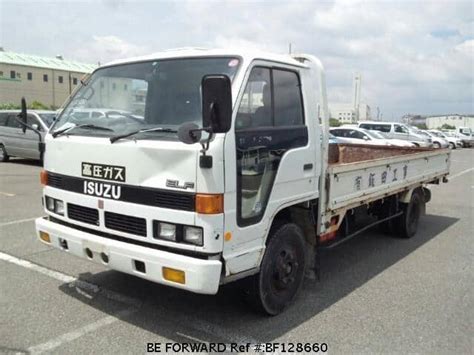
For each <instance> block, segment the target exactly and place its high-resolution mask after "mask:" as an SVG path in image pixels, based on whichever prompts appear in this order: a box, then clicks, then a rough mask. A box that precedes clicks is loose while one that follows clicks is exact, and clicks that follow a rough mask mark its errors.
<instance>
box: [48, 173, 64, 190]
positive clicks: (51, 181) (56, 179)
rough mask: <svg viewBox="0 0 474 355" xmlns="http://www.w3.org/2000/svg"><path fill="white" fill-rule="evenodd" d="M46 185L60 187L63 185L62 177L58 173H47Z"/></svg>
mask: <svg viewBox="0 0 474 355" xmlns="http://www.w3.org/2000/svg"><path fill="white" fill-rule="evenodd" d="M48 185H49V186H52V187H56V188H58V189H61V188H62V187H63V178H62V177H61V176H60V175H53V174H48Z"/></svg>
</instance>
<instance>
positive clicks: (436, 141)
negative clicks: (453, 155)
mask: <svg viewBox="0 0 474 355" xmlns="http://www.w3.org/2000/svg"><path fill="white" fill-rule="evenodd" d="M417 132H418V133H420V134H422V135H427V136H429V137H431V140H432V142H433V147H434V148H448V147H449V142H448V141H447V140H446V139H444V138H443V137H438V136H437V135H435V134H434V133H432V132H430V131H425V130H418V131H417Z"/></svg>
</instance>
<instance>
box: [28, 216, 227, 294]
mask: <svg viewBox="0 0 474 355" xmlns="http://www.w3.org/2000/svg"><path fill="white" fill-rule="evenodd" d="M35 223H36V233H37V236H38V238H39V232H40V231H42V232H46V233H48V234H49V236H50V240H51V243H50V244H48V243H46V244H47V245H51V246H53V247H55V248H57V249H59V250H62V251H64V252H67V253H70V254H73V255H76V256H78V257H81V258H84V259H88V260H90V261H94V262H96V263H99V264H103V265H106V266H108V267H110V268H111V269H114V270H118V271H121V272H124V273H127V274H130V275H135V276H138V277H141V278H143V279H146V280H150V281H153V282H157V283H160V284H163V285H168V286H172V287H177V288H181V289H184V290H188V291H192V292H196V293H203V294H215V293H217V290H218V288H219V282H220V276H221V269H222V263H221V262H220V261H219V260H207V259H198V258H193V257H189V256H184V255H179V254H175V253H170V252H167V251H162V250H156V249H152V248H147V247H143V246H139V245H135V244H129V243H124V242H121V241H116V240H112V239H107V238H103V237H100V236H96V235H93V234H90V233H86V232H83V231H79V230H76V229H73V228H70V227H66V226H63V225H61V224H58V223H54V222H51V221H50V220H48V219H46V218H38V219H36V222H35ZM60 239H61V240H65V241H67V249H65V248H64V247H63V245H64V244H61V243H60ZM40 240H41V239H40ZM44 243H45V242H44ZM86 249H88V250H90V251H92V258H90V257H89V256H88V255H87V253H86ZM101 253H105V254H106V255H107V257H108V262H107V263H105V262H104V261H103V260H102V258H101V256H100V254H101ZM89 255H90V254H89ZM135 261H138V262H142V263H144V265H145V272H141V271H138V270H137V269H136V264H135ZM163 267H168V268H172V269H177V270H182V271H184V272H185V283H184V284H180V283H177V282H172V281H168V280H166V279H164V277H163V271H162V268H163Z"/></svg>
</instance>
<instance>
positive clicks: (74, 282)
mask: <svg viewBox="0 0 474 355" xmlns="http://www.w3.org/2000/svg"><path fill="white" fill-rule="evenodd" d="M0 260H3V261H7V262H9V263H12V264H15V265H18V266H21V267H24V268H26V269H30V270H33V271H36V272H39V273H41V274H43V275H46V276H48V277H51V278H53V279H56V280H58V281H61V282H64V283H68V284H71V285H70V286H71V287H76V289H77V291H78V293H80V294H83V292H84V291H82V290H81V289H85V290H88V291H92V292H94V293H99V292H100V294H101V295H102V296H104V297H106V298H108V299H110V300H112V301H117V302H120V303H124V304H128V305H132V306H135V307H140V306H141V301H139V300H137V299H135V298H131V297H128V296H125V295H122V294H119V293H117V292H114V291H110V290H107V289H105V288H101V287H99V286H97V285H94V284H93V283H90V282H87V281H83V280H80V279H78V278H76V277H74V276H70V275H66V274H63V273H62V272H59V271H55V270H50V269H48V268H45V267H44V266H40V265H38V264H35V263H32V262H31V261H28V260H25V259H20V258H17V257H15V256H12V255H10V254H5V253H2V252H0ZM88 298H89V297H88Z"/></svg>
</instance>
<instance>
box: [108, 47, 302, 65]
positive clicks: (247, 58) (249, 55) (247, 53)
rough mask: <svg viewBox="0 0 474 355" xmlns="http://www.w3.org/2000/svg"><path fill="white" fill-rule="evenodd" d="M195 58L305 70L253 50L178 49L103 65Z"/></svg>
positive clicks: (285, 57)
mask: <svg viewBox="0 0 474 355" xmlns="http://www.w3.org/2000/svg"><path fill="white" fill-rule="evenodd" d="M196 57H240V58H242V59H243V61H244V62H251V61H252V60H256V59H264V60H268V61H273V62H278V63H283V64H287V65H293V66H298V67H302V68H306V67H307V66H306V65H304V64H303V63H301V62H299V61H297V60H295V59H294V58H293V57H292V56H291V55H289V54H275V53H270V52H263V51H258V50H254V49H238V48H235V49H205V48H178V49H171V50H166V51H162V52H157V53H153V54H149V55H145V56H140V57H133V58H127V59H119V60H115V61H112V62H110V63H107V64H105V65H103V66H102V67H108V66H113V65H118V64H125V63H136V62H143V61H150V60H160V59H173V58H196Z"/></svg>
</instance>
